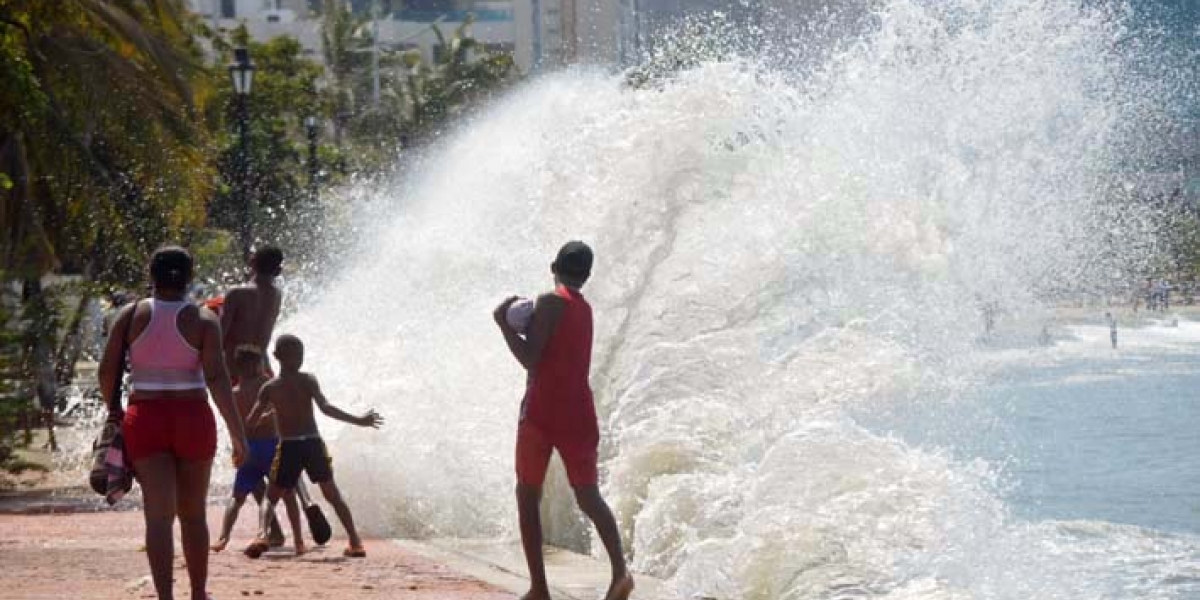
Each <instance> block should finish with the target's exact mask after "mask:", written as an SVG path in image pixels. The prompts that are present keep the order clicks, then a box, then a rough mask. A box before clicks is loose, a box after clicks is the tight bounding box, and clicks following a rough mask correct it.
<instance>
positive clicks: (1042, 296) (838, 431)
mask: <svg viewBox="0 0 1200 600" xmlns="http://www.w3.org/2000/svg"><path fill="white" fill-rule="evenodd" d="M875 19H876V21H875V22H874V23H873V25H872V26H871V27H870V28H868V30H866V31H855V32H854V33H853V34H852V35H851V37H850V38H849V39H846V40H844V43H840V44H839V45H837V46H836V47H833V48H825V51H824V53H821V54H819V55H820V56H823V57H828V58H827V59H823V60H825V62H824V63H823V64H821V65H812V64H806V65H805V66H804V67H803V68H802V69H801V68H797V69H789V68H787V67H785V66H781V64H787V61H778V60H769V61H764V60H757V59H756V57H753V56H732V55H731V56H724V57H721V56H718V57H715V58H714V57H713V56H711V55H706V56H705V57H703V59H702V60H697V61H695V66H694V67H692V68H688V69H685V70H682V71H678V72H674V73H669V74H664V75H662V76H661V77H659V78H656V79H653V80H652V81H650V82H649V83H647V84H645V85H639V86H630V85H628V82H627V79H626V78H625V77H622V76H619V75H613V74H611V73H606V72H592V71H569V72H564V73H559V74H555V75H551V76H547V77H543V78H540V79H538V80H537V81H534V82H532V83H530V84H527V85H525V86H523V87H522V88H520V89H519V90H516V91H514V92H513V93H512V94H511V95H510V96H509V97H508V98H506V99H505V100H503V101H502V102H500V103H498V104H497V105H496V106H495V107H493V108H492V109H491V110H489V111H488V112H487V113H485V114H482V115H480V116H479V117H478V118H477V119H475V120H474V121H473V122H471V123H470V124H469V125H467V126H465V127H463V128H462V130H460V131H459V132H458V133H457V134H455V135H453V136H450V137H449V138H448V139H446V140H445V141H444V142H443V143H442V144H440V145H439V146H438V147H436V148H432V149H430V150H429V151H428V152H427V153H426V154H425V155H424V156H422V157H421V158H420V159H419V162H418V163H416V164H415V165H413V167H412V168H411V169H410V173H411V177H409V178H408V179H406V180H404V181H403V183H402V184H394V185H388V184H384V185H380V186H378V187H375V188H370V189H358V190H355V191H353V195H355V196H356V197H360V198H365V199H366V200H367V202H366V203H365V204H364V205H363V207H362V210H361V211H359V212H360V214H362V215H364V218H363V223H362V224H361V225H360V227H359V228H358V229H357V230H355V232H354V234H353V237H354V239H355V241H356V243H357V245H356V246H355V247H354V248H352V249H350V250H349V251H347V252H346V253H345V255H344V256H340V257H337V258H338V260H340V261H342V262H344V266H343V267H342V268H341V270H340V273H341V274H340V275H339V277H338V278H337V280H336V281H333V282H332V283H330V284H329V285H328V286H326V288H325V289H324V290H323V292H319V293H317V294H316V295H315V296H314V297H312V298H309V299H306V301H305V302H304V304H303V307H302V308H301V309H300V310H298V311H297V312H296V313H295V314H294V315H293V316H292V317H290V318H289V319H287V321H286V322H285V323H283V324H281V327H280V330H281V332H285V331H286V332H292V333H296V334H298V335H300V336H301V337H302V338H303V339H304V340H305V341H306V343H307V344H308V353H307V359H308V367H309V368H311V369H312V370H313V371H314V372H315V373H317V374H318V376H319V377H320V378H321V381H322V383H323V387H324V388H325V390H326V392H327V393H328V395H329V396H330V398H331V399H332V400H333V401H334V402H335V403H338V404H339V405H344V406H346V407H347V408H350V409H351V410H361V409H364V408H367V407H375V408H377V409H378V410H380V411H381V412H382V413H384V414H385V416H387V418H388V423H387V426H386V427H385V428H384V429H382V430H381V431H379V432H366V431H359V430H350V429H346V428H344V427H339V426H337V425H336V424H332V423H323V424H322V427H323V428H324V430H325V431H326V433H327V434H328V435H329V437H330V438H331V440H332V442H331V446H332V450H333V453H334V456H335V468H336V469H337V470H338V477H339V481H340V482H341V483H342V484H343V485H344V487H345V489H346V490H347V494H348V495H349V496H350V497H351V501H352V505H353V506H354V509H355V512H356V516H358V517H359V518H360V520H362V521H363V522H364V523H365V524H366V526H367V527H369V528H370V529H371V530H373V531H374V532H376V533H385V534H391V535H404V536H458V537H499V538H511V537H513V536H514V535H515V526H516V523H515V511H514V510H513V506H512V485H513V475H512V451H513V437H514V433H515V425H516V418H517V409H518V404H519V401H520V397H521V390H522V384H523V373H521V372H520V370H519V369H518V367H517V365H516V364H515V362H514V361H513V360H512V359H511V357H510V356H508V353H507V350H506V349H505V347H504V344H503V342H502V340H501V339H500V336H499V335H498V333H497V332H496V329H495V326H494V324H493V323H492V322H491V310H492V308H493V307H494V306H495V305H496V304H497V303H498V302H499V301H500V300H501V299H502V298H504V297H505V296H507V295H509V294H514V293H515V294H522V295H531V294H534V293H536V292H538V291H539V290H543V289H545V288H546V287H547V286H549V285H550V275H549V270H548V264H549V262H550V260H551V257H552V256H553V253H554V251H555V250H556V249H557V248H558V246H559V245H561V244H562V243H563V242H564V241H566V240H568V239H574V238H580V239H585V240H587V241H589V242H590V243H591V244H592V245H593V247H594V248H595V249H596V253H597V263H596V268H595V272H594V278H593V281H592V282H590V283H589V284H588V286H587V288H586V289H585V292H586V294H587V295H588V297H589V299H590V300H591V302H592V304H593V306H594V308H595V313H596V333H597V335H596V347H595V352H594V361H593V379H592V383H593V388H594V389H595V391H596V398H597V404H598V411H599V413H600V415H601V417H600V418H601V426H602V429H603V432H604V442H603V444H602V447H601V467H602V471H603V481H602V488H603V492H604V493H605V495H606V497H607V498H608V499H609V501H610V503H611V504H612V506H613V508H614V511H615V513H616V514H617V517H618V520H619V524H620V527H621V530H622V533H623V535H624V537H625V539H626V545H627V548H628V549H629V552H630V555H631V558H632V560H633V565H634V567H635V568H637V569H638V570H640V571H642V572H647V573H651V574H654V575H656V576H658V577H662V578H664V579H667V580H669V581H670V582H671V584H672V585H673V586H674V587H675V588H676V589H677V590H678V592H679V594H680V595H681V597H711V598H721V599H743V598H744V599H748V600H751V599H752V600H758V599H762V600H766V599H788V600H799V599H811V598H818V599H835V598H847V599H849V598H881V599H887V600H901V599H932V600H943V599H960V598H961V599H1021V600H1027V599H1057V598H1062V599H1072V600H1075V599H1080V598H1088V599H1093V598H1095V599H1101V598H1112V599H1134V598H1137V599H1141V598H1162V599H1186V598H1196V597H1200V538H1197V535H1196V528H1195V526H1194V525H1192V524H1191V523H1190V522H1189V520H1188V519H1189V515H1190V514H1194V513H1193V512H1192V511H1193V510H1194V509H1193V507H1194V503H1193V504H1189V505H1181V504H1176V503H1173V502H1171V501H1170V498H1176V499H1180V500H1182V498H1183V497H1184V496H1186V495H1187V494H1188V493H1189V492H1190V491H1194V490H1195V487H1194V485H1192V484H1191V483H1189V482H1193V483H1194V481H1195V479H1194V475H1189V474H1188V473H1189V471H1188V470H1187V469H1188V468H1189V467H1186V466H1184V465H1182V464H1180V463H1181V455H1182V454H1183V453H1186V452H1187V448H1188V447H1189V446H1187V444H1188V440H1187V439H1183V440H1180V439H1177V438H1180V437H1182V436H1185V435H1186V432H1185V431H1184V429H1185V428H1186V427H1187V425H1186V419H1187V417H1188V415H1189V414H1194V413H1188V412H1187V409H1188V406H1190V405H1188V404H1187V401H1186V399H1185V398H1183V395H1184V394H1185V392H1183V390H1186V389H1187V388H1188V387H1189V386H1190V383H1189V382H1190V381H1191V380H1190V379H1188V377H1191V375H1190V374H1189V369H1188V365H1189V363H1190V362H1192V361H1191V358H1192V357H1193V356H1194V355H1195V349H1194V346H1193V345H1192V342H1190V341H1188V340H1190V339H1191V338H1190V337H1188V336H1190V335H1191V334H1193V333H1195V329H1194V325H1192V324H1187V323H1184V324H1181V325H1180V327H1179V328H1178V329H1174V328H1171V331H1167V328H1160V329H1161V330H1160V329H1154V328H1148V329H1146V331H1145V332H1143V333H1139V332H1134V331H1130V332H1129V333H1128V339H1127V341H1126V344H1127V347H1126V348H1123V349H1122V350H1120V351H1118V352H1117V353H1115V354H1114V353H1112V352H1111V351H1109V350H1105V347H1104V343H1105V340H1104V336H1105V335H1106V332H1105V331H1104V330H1103V329H1102V328H1096V327H1091V328H1089V327H1087V326H1080V327H1078V328H1076V329H1073V330H1070V331H1067V332H1060V333H1059V334H1058V335H1059V339H1058V340H1057V343H1056V345H1055V346H1053V347H1050V348H1041V347H1039V346H1037V344H1036V343H1034V342H1033V339H1034V337H1035V336H1034V335H1025V334H1022V335H1025V338H1024V341H1023V340H1022V339H1018V338H1019V337H1020V336H1017V337H1012V336H1013V335H1015V334H1012V333H1011V332H1010V331H1008V330H1007V329H1005V328H1004V327H1005V326H1004V325H1003V324H1002V326H1001V333H1004V334H1005V335H1008V336H1010V337H1009V338H1005V339H1003V340H1000V342H1002V343H998V342H996V343H993V342H988V341H985V340H980V330H981V323H982V313H983V312H985V311H990V310H995V311H997V312H998V313H999V314H1013V313H1014V312H1017V311H1022V312H1025V313H1030V314H1034V315H1036V314H1042V315H1047V317H1046V318H1049V315H1051V314H1052V313H1051V311H1050V306H1052V305H1053V304H1054V302H1055V294H1058V293H1061V292H1063V291H1064V290H1071V289H1094V288H1095V287H1096V286H1103V285H1106V284H1109V283H1117V282H1121V281H1123V280H1124V278H1125V277H1127V273H1130V272H1132V271H1133V270H1135V269H1137V268H1138V267H1140V266H1143V265H1144V264H1145V261H1147V260H1148V259H1149V258H1150V254H1148V253H1147V252H1146V251H1145V250H1147V249H1152V248H1153V242H1154V237H1153V231H1152V230H1150V229H1148V228H1147V227H1146V224H1147V223H1148V222H1149V219H1147V215H1145V214H1143V213H1141V212H1140V211H1139V210H1137V209H1136V208H1134V207H1131V206H1130V205H1129V204H1127V203H1125V202H1123V201H1122V200H1123V199H1124V198H1125V196H1123V194H1125V193H1126V191H1127V190H1128V189H1129V186H1130V185H1132V184H1131V183H1130V181H1131V179H1130V174H1129V172H1128V170H1129V169H1130V165H1137V164H1140V162H1142V160H1143V159H1144V158H1145V157H1147V156H1150V155H1152V154H1153V151H1154V149H1155V140H1154V136H1153V135H1152V132H1153V130H1154V127H1152V126H1151V125H1153V126H1158V125H1160V124H1161V119H1162V118H1163V117H1162V115H1163V114H1164V112H1163V104H1164V103H1166V102H1169V101H1171V99H1172V98H1174V97H1175V95H1176V94H1177V93H1178V92H1179V90H1180V89H1183V88H1186V87H1187V85H1190V83H1189V81H1190V80H1188V79H1187V78H1186V77H1185V76H1181V75H1179V74H1178V73H1175V72H1173V71H1172V70H1171V69H1170V68H1167V67H1168V66H1169V65H1166V64H1165V62H1164V61H1165V59H1164V58H1162V57H1160V56H1158V55H1156V54H1154V52H1155V51H1156V46H1155V45H1154V44H1153V43H1152V42H1153V40H1146V39H1141V38H1137V37H1136V36H1134V37H1132V38H1131V35H1133V34H1131V30H1130V27H1129V23H1128V20H1127V19H1128V17H1127V15H1126V14H1125V13H1124V12H1123V11H1122V10H1121V9H1120V7H1115V8H1114V7H1113V6H1112V5H1110V4H1109V3H1075V2H1051V1H1046V0H946V1H937V2H934V1H922V0H894V1H890V2H882V3H880V4H879V6H878V10H877V11H876V12H875ZM685 46H686V44H684V45H682V46H681V47H685ZM718 46H719V44H718ZM710 49H711V47H710ZM773 58H774V57H773ZM1147 61H1151V62H1155V61H1156V64H1157V63H1164V64H1161V65H1159V67H1160V68H1155V69H1146V68H1144V67H1145V65H1146V64H1147ZM684 64H688V63H686V61H685V63H684ZM1185 71H1186V70H1185ZM1034 331H1035V332H1036V328H1035V329H1034ZM1154 390H1157V394H1156V393H1154ZM1142 392H1145V393H1142ZM1165 421H1171V423H1166V422H1165ZM1122 427H1128V429H1123V428H1122ZM1156 435H1157V439H1152V438H1155V436H1156ZM1167 439H1175V441H1174V442H1171V443H1170V444H1169V445H1166V444H1165V443H1164V445H1163V446H1159V447H1152V446H1150V445H1148V444H1150V443H1151V442H1154V443H1157V442H1162V441H1163V440H1167ZM1189 439H1191V440H1192V441H1193V442H1194V438H1189ZM1191 447H1194V445H1193V446H1191ZM1173 467H1179V468H1180V469H1181V470H1180V471H1178V472H1177V473H1175V474H1174V475H1172V474H1169V473H1168V474H1164V473H1163V472H1162V469H1166V468H1173ZM1139 488H1140V489H1142V490H1144V491H1146V494H1145V495H1144V497H1140V498H1139V497H1138V494H1137V493H1136V492H1137V490H1138V489H1139ZM543 512H544V517H545V521H546V523H547V526H548V540H549V541H551V542H553V543H556V544H559V545H563V546H567V547H571V548H575V549H579V550H583V551H596V542H595V540H594V539H593V538H592V535H591V533H590V529H589V528H588V527H587V526H586V524H585V523H584V522H583V521H582V520H581V518H580V515H579V514H578V512H577V511H576V510H575V509H574V507H573V506H572V499H571V494H570V492H569V490H568V489H567V488H566V485H565V481H564V480H563V478H562V476H561V474H560V473H555V474H553V475H552V476H551V478H550V480H549V481H548V485H547V494H546V500H545V503H544V511H543Z"/></svg>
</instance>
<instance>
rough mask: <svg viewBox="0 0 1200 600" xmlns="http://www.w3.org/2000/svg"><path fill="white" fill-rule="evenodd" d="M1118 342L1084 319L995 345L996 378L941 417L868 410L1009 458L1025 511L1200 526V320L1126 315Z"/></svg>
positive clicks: (951, 445) (944, 440)
mask: <svg viewBox="0 0 1200 600" xmlns="http://www.w3.org/2000/svg"><path fill="white" fill-rule="evenodd" d="M1094 312H1096V314H1097V315H1099V314H1102V312H1101V311H1094ZM1119 342H1120V343H1119V348H1118V349H1117V350H1113V349H1112V348H1111V346H1110V343H1109V338H1108V329H1107V327H1105V326H1103V325H1101V324H1097V325H1077V326H1073V327H1070V328H1068V329H1066V330H1064V331H1063V332H1062V335H1061V337H1060V339H1058V340H1056V341H1055V342H1054V343H1053V344H1052V345H1048V346H1042V347H1039V346H1034V345H1030V347H1029V348H1025V349H1021V350H1008V351H1000V352H996V353H995V355H994V357H993V358H994V360H995V367H996V368H995V370H994V372H992V373H991V374H990V375H989V376H988V378H987V382H986V384H985V385H983V386H981V387H980V388H978V389H975V390H972V391H971V392H969V393H968V394H967V395H966V396H965V397H963V398H962V399H960V400H959V401H958V402H955V403H954V405H953V406H951V407H949V408H947V409H946V410H945V411H944V412H942V413H941V414H939V415H938V416H937V417H931V416H930V415H928V414H905V413H904V412H903V411H902V410H900V411H896V412H894V413H892V414H890V415H887V416H880V415H876V416H875V417H874V418H873V419H872V418H871V417H865V418H864V420H867V421H870V422H872V423H873V425H872V428H874V429H877V430H879V431H888V432H892V433H896V434H897V435H900V436H901V437H903V438H904V439H905V440H907V441H909V442H911V443H914V444H918V445H921V446H924V447H929V448H941V449H949V450H950V451H951V452H952V453H953V454H954V455H956V456H959V457H961V458H964V459H965V458H982V459H984V460H986V461H988V463H989V464H992V465H996V466H998V467H999V469H1000V471H1001V472H1002V474H1003V475H1002V479H1003V480H1004V481H1005V486H1004V487H1005V489H1006V492H1005V493H1004V496H1005V499H1006V501H1007V502H1009V503H1010V505H1011V506H1012V510H1013V512H1014V514H1016V515H1017V516H1020V517H1021V518H1025V519H1052V520H1060V521H1070V520H1089V521H1104V522H1110V523H1122V524H1128V525H1134V526H1138V527H1144V528H1147V529H1154V530H1158V531H1162V532H1169V533H1174V534H1180V535H1185V536H1186V535H1200V462H1198V461H1196V460H1195V457H1196V456H1200V430H1198V429H1197V428H1196V427H1195V424H1196V423H1197V422H1200V398H1198V396H1197V390H1200V369H1197V368H1196V365H1197V364H1198V362H1197V361H1198V360H1200V323H1197V322H1195V321H1188V320H1183V321H1182V322H1178V324H1172V322H1171V319H1168V318H1162V319H1156V320H1153V321H1151V322H1150V323H1149V324H1146V325H1143V326H1140V327H1136V328H1124V327H1122V328H1121V330H1120V334H1119ZM965 424H970V425H969V426H964V425H965Z"/></svg>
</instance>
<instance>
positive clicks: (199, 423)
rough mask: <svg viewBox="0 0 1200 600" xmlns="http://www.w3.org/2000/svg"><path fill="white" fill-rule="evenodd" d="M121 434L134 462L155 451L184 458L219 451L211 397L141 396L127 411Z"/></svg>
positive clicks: (206, 457) (207, 457)
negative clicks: (210, 405)
mask: <svg viewBox="0 0 1200 600" xmlns="http://www.w3.org/2000/svg"><path fill="white" fill-rule="evenodd" d="M121 433H122V435H124V436H125V455H126V457H128V460H129V462H131V463H132V462H134V461H137V460H141V459H143V458H150V457H151V456H154V455H156V454H170V455H172V456H174V457H175V458H179V459H183V460H212V458H213V457H214V456H216V454H217V421H216V419H214V418H213V413H212V409H211V408H209V407H208V400H200V399H195V400H178V399H175V398H141V399H139V400H138V401H137V402H135V403H132V404H130V405H129V408H128V409H126V410H125V421H124V422H123V423H122V424H121Z"/></svg>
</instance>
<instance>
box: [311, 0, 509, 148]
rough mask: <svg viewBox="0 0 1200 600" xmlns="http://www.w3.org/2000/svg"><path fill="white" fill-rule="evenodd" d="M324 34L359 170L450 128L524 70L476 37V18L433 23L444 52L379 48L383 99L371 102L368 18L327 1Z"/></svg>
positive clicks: (337, 109) (337, 105)
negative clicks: (446, 25) (450, 24)
mask: <svg viewBox="0 0 1200 600" xmlns="http://www.w3.org/2000/svg"><path fill="white" fill-rule="evenodd" d="M324 18H325V22H324V27H323V30H322V31H323V36H324V40H325V45H326V62H327V64H329V65H330V80H331V82H332V84H333V85H332V86H331V89H330V90H329V92H328V94H329V95H330V96H331V104H332V105H333V114H334V117H335V119H334V124H335V128H336V135H337V138H338V139H339V140H342V138H343V134H344V138H345V141H346V142H347V145H348V146H349V147H350V148H349V150H350V152H349V154H350V157H351V158H352V163H351V166H350V168H351V169H352V170H366V171H371V170H376V169H380V168H383V167H385V166H387V165H388V164H389V163H390V162H392V161H393V160H394V159H395V156H396V152H397V150H399V149H401V148H402V147H405V146H408V145H417V144H421V143H424V142H425V141H427V140H428V139H430V138H433V137H436V136H437V135H439V134H441V133H442V132H444V131H446V130H447V129H448V128H449V126H450V125H451V123H452V122H453V121H454V120H456V119H458V118H459V117H461V116H463V115H464V114H466V113H468V112H469V111H470V110H471V109H472V108H473V107H475V106H478V105H480V104H481V103H482V102H485V101H486V100H488V99H490V98H491V97H493V96H494V95H495V94H497V93H500V92H502V91H503V90H504V89H505V88H506V87H507V86H508V85H509V84H511V83H512V82H513V81H514V80H515V78H516V75H517V69H516V66H515V64H514V62H513V60H512V57H511V56H510V55H508V54H499V53H491V52H488V51H486V50H485V49H484V47H483V45H482V44H480V43H479V42H477V41H476V40H475V39H473V38H472V37H470V34H469V30H470V27H471V25H472V21H471V20H470V19H468V20H467V22H465V23H463V24H462V25H461V26H460V27H458V28H457V29H456V30H455V31H454V32H453V34H452V35H451V36H449V37H447V36H446V35H445V34H444V33H443V32H442V31H441V29H440V28H438V27H437V26H436V25H431V26H430V28H431V30H432V31H433V33H434V35H436V36H437V38H438V41H439V45H440V46H441V47H442V48H444V49H445V50H444V51H443V52H441V53H439V55H438V56H437V57H436V58H435V60H434V61H433V62H432V63H428V62H426V61H425V60H424V59H423V58H422V57H421V55H420V53H419V52H416V51H403V52H395V51H389V50H387V49H381V50H380V57H379V78H380V102H379V105H378V106H373V105H372V98H371V97H372V87H373V81H372V74H371V52H370V48H371V37H370V35H371V32H370V27H369V21H367V20H366V16H362V17H356V16H355V15H353V14H351V13H350V12H349V11H348V10H347V9H346V8H345V6H344V5H343V4H341V3H338V2H336V1H334V0H328V1H327V2H326V5H325V12H324Z"/></svg>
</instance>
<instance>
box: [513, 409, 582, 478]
mask: <svg viewBox="0 0 1200 600" xmlns="http://www.w3.org/2000/svg"><path fill="white" fill-rule="evenodd" d="M599 442H600V439H599V436H598V435H595V434H591V435H582V436H550V435H547V434H546V432H545V431H543V430H542V429H541V428H540V427H538V426H537V425H534V424H532V423H530V422H529V421H521V424H520V425H519V426H518V427H517V482H518V483H521V484H524V485H537V486H540V485H542V483H543V482H544V481H545V480H546V469H547V468H548V467H549V466H550V454H551V452H553V451H554V450H558V456H559V457H560V458H562V461H563V466H565V467H566V468H567V479H568V480H569V481H570V482H571V487H579V486H583V485H596V484H597V483H599V481H600V477H599V474H598V472H597V468H596V461H597V453H596V449H597V446H599Z"/></svg>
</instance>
